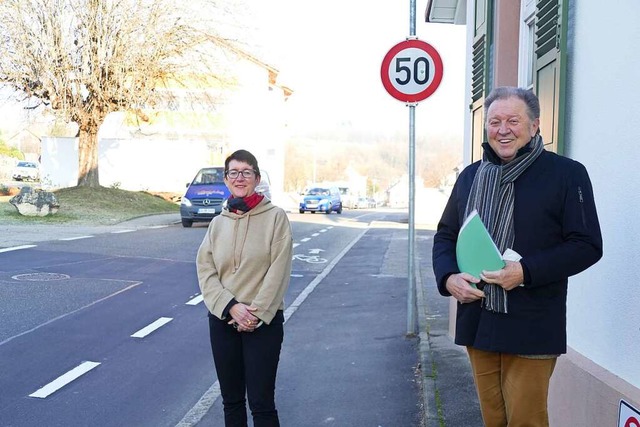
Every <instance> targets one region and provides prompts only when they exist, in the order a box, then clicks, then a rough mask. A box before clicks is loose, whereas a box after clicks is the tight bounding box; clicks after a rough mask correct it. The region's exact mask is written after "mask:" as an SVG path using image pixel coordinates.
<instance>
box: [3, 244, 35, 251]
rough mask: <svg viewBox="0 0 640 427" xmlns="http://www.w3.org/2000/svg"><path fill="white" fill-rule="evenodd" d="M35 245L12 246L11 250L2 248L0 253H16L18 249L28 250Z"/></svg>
mask: <svg viewBox="0 0 640 427" xmlns="http://www.w3.org/2000/svg"><path fill="white" fill-rule="evenodd" d="M36 246H37V245H22V246H14V247H12V248H3V249H0V252H11V251H18V250H20V249H29V248H35V247H36Z"/></svg>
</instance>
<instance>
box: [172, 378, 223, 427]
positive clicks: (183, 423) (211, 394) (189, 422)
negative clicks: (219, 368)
mask: <svg viewBox="0 0 640 427" xmlns="http://www.w3.org/2000/svg"><path fill="white" fill-rule="evenodd" d="M218 397H220V382H218V381H216V382H215V383H213V385H212V386H211V387H209V390H207V391H206V392H205V393H204V394H203V395H202V397H201V398H200V400H198V402H197V403H196V404H195V405H194V406H193V408H191V410H190V411H189V412H187V414H186V415H185V416H184V417H182V419H181V420H180V422H179V423H178V424H176V427H193V426H195V425H196V424H198V422H200V421H201V420H202V418H204V416H205V415H206V413H207V412H209V408H211V407H212V406H213V404H214V403H215V401H216V400H217V399H218Z"/></svg>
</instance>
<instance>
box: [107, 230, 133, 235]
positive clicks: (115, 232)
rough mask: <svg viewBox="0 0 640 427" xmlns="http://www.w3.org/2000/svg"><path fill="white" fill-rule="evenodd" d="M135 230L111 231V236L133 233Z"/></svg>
mask: <svg viewBox="0 0 640 427" xmlns="http://www.w3.org/2000/svg"><path fill="white" fill-rule="evenodd" d="M134 231H136V230H115V231H112V232H111V234H122V233H133V232H134Z"/></svg>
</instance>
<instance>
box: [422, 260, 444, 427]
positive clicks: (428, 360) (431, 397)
mask: <svg viewBox="0 0 640 427" xmlns="http://www.w3.org/2000/svg"><path fill="white" fill-rule="evenodd" d="M416 271H417V274H416V276H417V277H416V305H417V308H418V310H417V312H418V328H419V334H418V338H419V343H418V352H419V356H420V371H421V375H422V376H421V381H422V387H421V388H422V427H441V426H442V425H443V424H442V423H441V419H440V416H439V414H438V388H437V386H436V378H437V371H436V367H435V362H434V360H433V356H432V353H431V344H430V342H429V323H428V322H427V307H426V304H425V298H424V287H423V283H422V271H421V267H420V264H419V263H417V265H416Z"/></svg>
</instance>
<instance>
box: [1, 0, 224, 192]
mask: <svg viewBox="0 0 640 427" xmlns="http://www.w3.org/2000/svg"><path fill="white" fill-rule="evenodd" d="M194 5H197V11H196V12H197V14H194V13H191V12H190V11H189V10H188V9H185V8H186V7H189V6H194ZM208 6H211V7H212V8H214V11H215V5H212V4H211V3H210V2H209V1H207V0H192V1H184V2H183V1H176V0H174V1H171V0H2V1H0V37H1V38H0V82H3V83H5V84H6V85H8V86H10V87H12V88H14V89H15V90H16V91H17V92H18V93H21V94H23V96H24V97H26V98H27V99H31V100H36V101H37V102H38V103H41V104H44V105H46V106H48V107H49V108H51V109H53V110H54V111H56V112H57V113H58V114H59V115H60V116H61V117H62V118H63V119H64V120H67V121H70V122H74V123H76V124H77V126H78V135H77V136H78V137H79V169H78V186H89V187H97V186H99V172H98V130H99V129H100V126H101V124H102V123H103V122H104V120H105V118H106V116H107V115H108V114H109V113H111V112H114V111H122V110H130V111H139V112H141V111H142V110H143V109H144V108H145V106H147V105H149V103H150V101H151V100H152V99H153V95H154V92H155V91H156V90H157V89H158V88H160V87H162V86H165V87H176V85H179V84H185V83H186V84H189V85H194V84H196V80H197V79H198V78H200V77H202V76H206V78H205V79H210V78H211V77H212V76H213V74H212V73H211V71H209V70H205V68H206V67H207V62H206V60H205V59H206V58H207V54H206V52H207V45H211V44H216V41H217V40H222V39H221V38H219V37H216V36H212V35H211V32H209V31H208V29H207V28H205V27H203V26H202V25H198V23H199V22H203V20H202V19H199V17H200V18H203V17H207V19H211V13H212V12H211V9H209V10H206V7H208Z"/></svg>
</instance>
